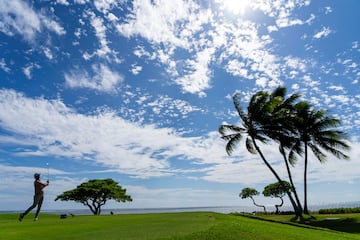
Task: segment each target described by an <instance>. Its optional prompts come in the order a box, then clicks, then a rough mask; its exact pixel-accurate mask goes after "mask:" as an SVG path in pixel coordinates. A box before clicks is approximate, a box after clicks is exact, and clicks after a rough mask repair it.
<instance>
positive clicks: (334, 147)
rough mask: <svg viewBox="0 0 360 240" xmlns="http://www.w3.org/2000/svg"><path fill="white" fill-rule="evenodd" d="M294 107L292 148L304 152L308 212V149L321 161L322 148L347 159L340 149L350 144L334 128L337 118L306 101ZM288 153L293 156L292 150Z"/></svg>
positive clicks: (344, 135) (322, 155) (323, 157)
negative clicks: (295, 136)
mask: <svg viewBox="0 0 360 240" xmlns="http://www.w3.org/2000/svg"><path fill="white" fill-rule="evenodd" d="M295 109H296V115H295V117H294V118H292V123H293V124H294V128H295V129H296V131H297V134H298V136H297V141H295V142H294V144H293V149H299V148H302V149H303V150H301V151H300V152H303V153H304V213H305V214H309V210H308V204H307V168H308V149H310V150H311V151H312V153H313V154H314V155H315V157H316V158H317V159H318V160H319V161H320V162H321V163H323V162H324V161H326V157H327V156H326V155H325V154H324V152H323V151H324V150H325V151H327V152H330V153H331V154H333V155H334V156H336V157H337V158H340V159H349V156H347V155H346V154H344V153H343V152H342V150H345V151H348V150H349V149H350V146H349V145H348V144H347V142H346V140H347V139H348V137H347V135H346V134H345V133H344V132H343V131H340V130H336V127H338V126H339V125H340V123H341V122H340V120H339V119H336V118H333V117H331V116H328V115H327V112H326V111H323V110H314V109H313V108H312V106H311V105H310V104H309V103H308V102H306V101H302V102H299V103H298V104H296V105H295ZM298 153H299V151H298ZM290 155H291V156H293V157H294V156H295V154H294V151H293V150H291V152H290ZM300 155H302V154H300Z"/></svg>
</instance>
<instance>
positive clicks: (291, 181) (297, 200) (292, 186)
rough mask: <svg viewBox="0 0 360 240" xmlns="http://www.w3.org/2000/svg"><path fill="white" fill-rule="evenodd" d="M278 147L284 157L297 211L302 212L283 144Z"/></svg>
mask: <svg viewBox="0 0 360 240" xmlns="http://www.w3.org/2000/svg"><path fill="white" fill-rule="evenodd" d="M280 147H281V154H282V155H283V158H284V161H285V165H286V170H287V173H288V176H289V181H290V184H291V188H292V191H293V193H294V197H295V200H296V203H297V207H298V209H299V211H300V212H301V213H302V206H301V202H300V199H299V195H298V194H297V191H296V187H295V184H294V182H293V179H292V175H291V170H290V166H289V161H288V159H287V157H286V154H285V149H284V148H283V146H280Z"/></svg>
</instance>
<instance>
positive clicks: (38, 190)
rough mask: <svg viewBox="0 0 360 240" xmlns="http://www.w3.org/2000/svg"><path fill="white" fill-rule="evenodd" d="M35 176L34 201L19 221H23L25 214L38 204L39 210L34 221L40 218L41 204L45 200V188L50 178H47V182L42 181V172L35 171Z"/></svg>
mask: <svg viewBox="0 0 360 240" xmlns="http://www.w3.org/2000/svg"><path fill="white" fill-rule="evenodd" d="M34 178H35V181H34V190H35V195H34V202H33V204H32V205H31V206H30V207H29V208H28V209H27V210H26V211H25V212H23V213H21V214H20V216H19V221H22V219H23V218H24V217H25V215H26V214H28V213H29V212H30V211H31V210H33V209H34V208H35V207H36V206H37V210H36V214H35V218H34V221H37V220H38V216H39V213H40V209H41V205H42V203H43V200H44V188H45V187H46V186H48V185H49V180H47V181H46V183H43V182H41V181H40V173H35V174H34Z"/></svg>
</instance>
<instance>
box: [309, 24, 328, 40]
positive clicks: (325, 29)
mask: <svg viewBox="0 0 360 240" xmlns="http://www.w3.org/2000/svg"><path fill="white" fill-rule="evenodd" d="M331 33H332V30H331V29H330V28H329V27H323V28H322V30H321V31H320V32H317V33H315V34H314V36H313V38H316V39H320V38H323V37H327V36H328V35H329V34H331Z"/></svg>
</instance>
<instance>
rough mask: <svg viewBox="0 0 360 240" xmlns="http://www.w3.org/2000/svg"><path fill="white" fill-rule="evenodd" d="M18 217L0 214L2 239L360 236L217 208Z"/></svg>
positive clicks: (193, 239)
mask: <svg viewBox="0 0 360 240" xmlns="http://www.w3.org/2000/svg"><path fill="white" fill-rule="evenodd" d="M354 216H356V217H355V218H354V219H355V220H354V221H355V222H357V221H359V218H360V217H359V215H354ZM17 217H18V216H17V215H15V214H2V215H0V228H1V229H0V239H1V240H3V239H4V240H5V239H6V240H15V239H16V240H17V239H18V240H24V239H37V240H42V239H52V240H56V239H62V240H67V239H76V240H92V239H105V240H115V239H122V240H126V239H136V240H139V239H163V240H165V239H177V240H185V239H191V240H197V239H208V240H210V239H214V240H220V239H224V240H226V239H242V240H250V239H258V240H262V239H267V240H271V239H274V240H275V239H276V240H285V239H289V240H290V239H291V240H297V239H299V240H300V239H301V240H303V239H317V240H322V239H323V240H331V239H334V240H335V239H336V240H342V239H360V232H356V231H355V232H352V233H348V232H341V231H335V230H334V229H327V228H325V227H324V226H321V228H319V227H317V226H315V225H314V226H307V227H303V226H297V225H291V224H284V222H287V221H288V220H287V219H267V220H260V219H253V218H249V217H244V216H234V215H230V214H219V213H194V212H193V213H166V214H129V215H107V216H75V217H68V218H66V219H60V218H59V216H58V215H45V214H42V215H41V216H40V217H41V218H40V219H39V221H38V222H34V221H33V219H32V215H29V216H27V217H26V218H25V219H24V220H23V221H22V222H18V221H17ZM287 217H289V216H287ZM279 222H283V223H279ZM357 224H359V222H357ZM357 226H359V225H357Z"/></svg>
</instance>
